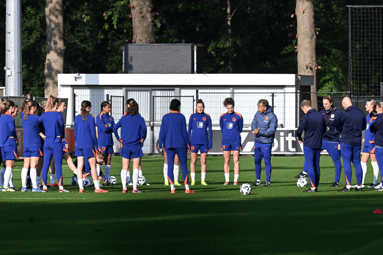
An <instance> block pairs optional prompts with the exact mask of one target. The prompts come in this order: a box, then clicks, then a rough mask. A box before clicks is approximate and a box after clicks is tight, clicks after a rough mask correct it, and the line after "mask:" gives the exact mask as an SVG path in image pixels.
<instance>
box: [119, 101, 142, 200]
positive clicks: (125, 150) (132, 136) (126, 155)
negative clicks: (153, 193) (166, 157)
mask: <svg viewBox="0 0 383 255" xmlns="http://www.w3.org/2000/svg"><path fill="white" fill-rule="evenodd" d="M120 127H121V138H120V137H119V135H118V133H117V130H118V129H119V128H120ZM146 130H147V129H146V124H145V120H144V118H142V117H141V115H140V114H139V112H138V104H137V102H136V101H132V102H131V103H130V104H129V103H128V102H127V103H126V113H125V114H124V116H123V117H122V118H121V119H120V120H119V121H118V123H117V124H116V125H115V126H114V127H113V132H114V135H115V136H116V138H117V139H118V140H119V141H120V142H121V144H122V145H121V152H120V155H121V156H122V169H121V182H122V187H123V188H122V193H127V192H128V189H127V187H126V181H127V174H128V167H129V163H130V162H129V161H130V159H131V158H133V191H132V193H141V191H140V190H138V189H137V181H138V171H139V170H138V168H139V165H140V158H141V157H142V156H143V155H144V153H143V152H142V148H141V147H142V146H143V143H144V141H145V139H146Z"/></svg>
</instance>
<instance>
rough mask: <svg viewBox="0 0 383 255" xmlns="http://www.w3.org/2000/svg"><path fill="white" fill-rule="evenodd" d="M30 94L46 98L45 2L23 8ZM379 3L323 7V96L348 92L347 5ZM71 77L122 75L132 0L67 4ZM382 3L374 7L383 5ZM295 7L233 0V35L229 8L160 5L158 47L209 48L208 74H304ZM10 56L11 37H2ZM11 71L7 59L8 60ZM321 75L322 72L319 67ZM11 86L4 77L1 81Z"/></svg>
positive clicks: (1, 22)
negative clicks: (298, 53)
mask: <svg viewBox="0 0 383 255" xmlns="http://www.w3.org/2000/svg"><path fill="white" fill-rule="evenodd" d="M5 2H6V0H0V31H3V33H4V31H5ZM22 2H23V6H22V15H23V20H22V26H23V27H22V31H23V34H22V39H23V52H22V54H23V84H24V93H25V94H26V93H30V94H31V95H32V96H43V94H44V61H45V55H46V22H45V16H44V15H45V14H44V7H45V1H31V0H23V1H22ZM367 2H369V4H372V3H371V1H360V0H359V1H356V0H353V1H352V0H351V1H347V2H346V1H345V0H334V1H325V0H317V1H315V25H316V31H317V33H318V34H317V46H316V55H317V64H318V66H320V67H321V68H320V69H318V70H317V86H318V89H319V91H345V90H347V73H348V69H347V68H348V67H347V66H348V64H347V61H348V12H347V8H346V5H347V4H367ZM63 3H64V39H65V47H66V49H65V60H64V72H65V73H77V72H82V73H118V72H121V69H122V52H121V48H122V46H123V45H124V44H125V43H132V40H133V27H132V19H131V12H132V10H133V11H134V9H132V8H131V6H130V4H131V3H130V1H129V0H120V1H119V0H117V1H116V0H76V1H74V0H64V1H63ZM382 3H383V1H374V3H373V4H382ZM295 4H296V2H295V0H283V1H282V0H271V1H270V0H269V1H267V0H257V1H254V0H231V12H232V20H231V27H230V28H231V34H229V33H228V29H229V27H228V25H227V16H226V8H227V5H226V1H219V0H199V1H196V0H174V1H167V0H156V1H153V5H154V6H153V13H152V18H153V22H154V24H155V25H156V43H181V42H182V41H183V40H185V42H187V43H195V44H202V45H204V46H205V61H206V62H205V67H206V68H205V72H209V73H223V72H228V62H229V56H231V57H232V68H233V72H234V73H296V72H297V62H296V61H297V60H296V52H295V50H296V49H295V46H296V19H295V17H294V16H292V14H294V12H295ZM0 47H1V48H2V49H3V52H4V51H5V36H1V37H0ZM0 63H2V66H4V65H5V55H4V54H0ZM318 68H319V67H318ZM0 86H4V75H1V76H0Z"/></svg>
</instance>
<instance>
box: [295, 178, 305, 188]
mask: <svg viewBox="0 0 383 255" xmlns="http://www.w3.org/2000/svg"><path fill="white" fill-rule="evenodd" d="M297 186H298V187H306V186H307V180H306V178H304V177H301V178H299V179H298V181H297Z"/></svg>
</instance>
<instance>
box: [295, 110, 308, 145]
mask: <svg viewBox="0 0 383 255" xmlns="http://www.w3.org/2000/svg"><path fill="white" fill-rule="evenodd" d="M306 119H307V117H306V115H303V117H302V120H301V122H300V123H299V127H298V129H297V131H296V136H297V138H298V140H299V141H303V139H302V133H303V131H304V130H305V129H306V125H307V123H306V122H307V120H306Z"/></svg>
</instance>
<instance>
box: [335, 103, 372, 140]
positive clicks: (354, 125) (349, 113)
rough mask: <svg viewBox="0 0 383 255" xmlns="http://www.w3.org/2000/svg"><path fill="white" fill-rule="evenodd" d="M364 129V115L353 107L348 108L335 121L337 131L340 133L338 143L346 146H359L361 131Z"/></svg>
mask: <svg viewBox="0 0 383 255" xmlns="http://www.w3.org/2000/svg"><path fill="white" fill-rule="evenodd" d="M365 128H366V118H365V117H364V113H363V112H362V111H361V110H359V109H358V108H356V107H355V106H350V107H348V108H347V109H346V110H345V111H343V112H342V113H341V114H340V116H339V119H338V120H337V129H338V130H342V131H341V133H340V139H339V142H340V143H345V144H348V145H361V143H362V131H363V130H364V129H365Z"/></svg>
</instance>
